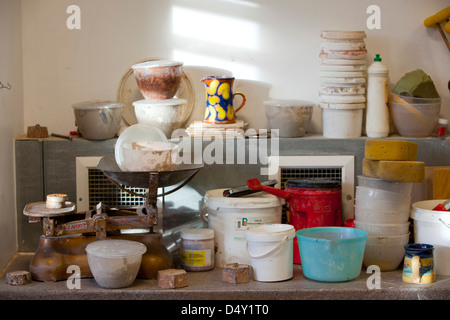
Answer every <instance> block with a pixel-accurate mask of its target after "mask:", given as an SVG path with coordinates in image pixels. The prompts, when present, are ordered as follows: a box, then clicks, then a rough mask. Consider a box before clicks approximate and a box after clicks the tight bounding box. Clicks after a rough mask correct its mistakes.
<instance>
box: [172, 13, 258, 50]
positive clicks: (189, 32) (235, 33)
mask: <svg viewBox="0 0 450 320" xmlns="http://www.w3.org/2000/svg"><path fill="white" fill-rule="evenodd" d="M172 21H173V22H172V29H173V33H174V34H175V35H178V36H185V37H189V38H195V39H198V40H201V41H205V40H206V41H208V42H210V43H211V45H217V44H218V45H226V46H232V47H239V48H241V49H249V50H257V49H258V39H259V37H258V34H259V25H258V24H257V23H255V22H252V21H248V20H244V19H239V18H236V17H230V16H226V15H221V14H218V13H211V12H202V11H198V10H193V9H187V8H181V7H177V6H174V7H173V8H172Z"/></svg>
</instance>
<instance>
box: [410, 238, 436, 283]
mask: <svg viewBox="0 0 450 320" xmlns="http://www.w3.org/2000/svg"><path fill="white" fill-rule="evenodd" d="M433 249H434V247H433V246H432V245H431V244H423V243H414V244H407V245H405V259H404V262H403V274H402V280H403V281H404V282H409V283H432V282H434V281H435V272H434V259H433Z"/></svg>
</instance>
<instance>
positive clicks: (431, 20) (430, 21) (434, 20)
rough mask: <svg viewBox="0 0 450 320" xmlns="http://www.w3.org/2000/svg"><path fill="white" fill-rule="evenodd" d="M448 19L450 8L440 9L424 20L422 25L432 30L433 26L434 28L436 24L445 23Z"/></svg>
mask: <svg viewBox="0 0 450 320" xmlns="http://www.w3.org/2000/svg"><path fill="white" fill-rule="evenodd" d="M448 18H450V7H447V8H445V9H442V10H441V11H439V12H438V13H436V14H434V15H432V16H431V17H428V18H426V19H425V20H424V22H423V24H424V25H425V27H427V28H433V27H434V26H436V24H438V23H441V22H445V21H446V19H448Z"/></svg>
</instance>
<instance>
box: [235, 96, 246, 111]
mask: <svg viewBox="0 0 450 320" xmlns="http://www.w3.org/2000/svg"><path fill="white" fill-rule="evenodd" d="M235 95H240V96H241V97H242V103H241V105H240V106H239V108H237V109H235V110H234V113H237V112H238V111H239V110H241V109H242V107H243V106H244V105H245V102H246V101H247V99H246V98H245V94H243V93H242V92H235V93H233V99H234V96H235Z"/></svg>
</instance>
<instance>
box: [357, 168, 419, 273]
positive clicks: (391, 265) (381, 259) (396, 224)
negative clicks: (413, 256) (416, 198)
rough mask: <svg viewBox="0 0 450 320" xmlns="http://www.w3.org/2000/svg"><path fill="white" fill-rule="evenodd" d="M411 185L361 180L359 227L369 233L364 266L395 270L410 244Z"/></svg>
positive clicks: (358, 204)
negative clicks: (405, 247)
mask: <svg viewBox="0 0 450 320" xmlns="http://www.w3.org/2000/svg"><path fill="white" fill-rule="evenodd" d="M412 186H413V184H412V183H410V182H397V181H388V180H383V179H375V178H369V177H365V176H358V186H357V187H356V197H355V227H356V228H358V229H362V230H365V231H366V232H367V233H368V238H367V243H366V249H365V252H364V261H363V262H364V265H365V266H366V267H368V266H370V265H378V266H379V267H380V270H381V271H391V270H395V269H396V268H397V267H398V266H399V264H400V262H402V260H403V258H404V255H405V250H404V245H406V244H407V243H408V242H409V221H408V219H409V213H410V206H411V189H412Z"/></svg>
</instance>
